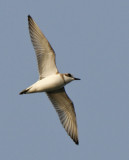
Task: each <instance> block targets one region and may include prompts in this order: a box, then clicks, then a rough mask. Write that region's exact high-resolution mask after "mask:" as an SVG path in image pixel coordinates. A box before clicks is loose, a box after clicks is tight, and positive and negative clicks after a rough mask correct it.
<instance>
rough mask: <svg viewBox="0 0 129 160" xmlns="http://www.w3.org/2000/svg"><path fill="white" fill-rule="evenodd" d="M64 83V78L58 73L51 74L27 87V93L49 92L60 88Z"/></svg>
mask: <svg viewBox="0 0 129 160" xmlns="http://www.w3.org/2000/svg"><path fill="white" fill-rule="evenodd" d="M64 85H65V83H64V80H63V78H62V77H61V76H59V75H53V76H49V77H46V78H44V79H42V80H39V81H37V82H36V83H34V84H33V85H32V86H30V88H29V91H28V92H29V93H34V92H50V91H54V90H57V89H59V88H62V87H63V86H64Z"/></svg>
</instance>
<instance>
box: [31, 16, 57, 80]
mask: <svg viewBox="0 0 129 160" xmlns="http://www.w3.org/2000/svg"><path fill="white" fill-rule="evenodd" d="M28 25H29V32H30V37H31V41H32V44H33V46H34V49H35V52H36V56H37V61H38V69H39V75H40V79H42V78H44V77H46V76H48V75H51V74H55V73H57V72H58V70H57V67H56V63H55V53H54V50H53V49H52V47H51V45H50V43H49V42H48V40H47V39H46V37H45V36H44V34H43V33H42V32H41V30H40V28H39V27H38V25H37V24H36V23H35V22H34V20H33V19H32V18H31V16H28Z"/></svg>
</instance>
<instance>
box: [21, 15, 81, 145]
mask: <svg viewBox="0 0 129 160" xmlns="http://www.w3.org/2000/svg"><path fill="white" fill-rule="evenodd" d="M28 25H29V33H30V38H31V41H32V44H33V47H34V49H35V52H36V57H37V62H38V70H39V80H38V81H37V82H36V83H34V84H32V85H31V86H29V87H28V88H26V89H24V90H23V91H22V92H20V93H19V94H29V93H36V92H46V94H47V96H48V98H49V99H50V101H51V102H52V104H53V106H54V108H55V109H56V112H57V113H58V116H59V119H60V121H61V123H62V125H63V127H64V128H65V130H66V132H67V133H68V135H69V136H70V137H71V138H72V139H73V141H74V142H75V143H76V144H79V140H78V130H77V121H76V113H75V110H74V105H73V102H72V101H71V100H70V98H69V97H68V95H67V94H66V92H65V88H64V86H65V85H66V84H68V83H69V82H71V81H73V80H80V79H79V78H75V77H74V76H73V75H72V74H70V73H65V74H62V73H59V71H58V69H57V67H56V63H55V52H54V50H53V48H52V47H51V45H50V43H49V42H48V40H47V39H46V37H45V36H44V34H43V33H42V31H41V30H40V28H39V27H38V25H37V24H36V23H35V21H34V20H33V19H32V17H31V16H30V15H29V16H28Z"/></svg>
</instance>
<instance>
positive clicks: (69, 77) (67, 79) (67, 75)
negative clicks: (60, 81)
mask: <svg viewBox="0 0 129 160" xmlns="http://www.w3.org/2000/svg"><path fill="white" fill-rule="evenodd" d="M64 80H65V82H66V83H69V82H71V81H74V80H80V78H75V77H74V76H73V75H72V74H70V73H65V74H64Z"/></svg>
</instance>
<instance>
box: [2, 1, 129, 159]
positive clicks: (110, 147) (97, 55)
mask: <svg viewBox="0 0 129 160" xmlns="http://www.w3.org/2000/svg"><path fill="white" fill-rule="evenodd" d="M29 14H30V15H31V16H32V17H33V19H34V20H35V21H36V23H37V24H38V26H39V27H40V29H41V30H42V31H43V33H44V34H45V36H46V37H47V39H48V40H49V42H50V43H51V45H52V47H53V48H54V50H55V53H56V64H57V67H58V69H59V71H60V72H61V73H72V74H73V75H74V76H75V77H78V78H81V81H75V82H72V83H70V84H68V85H67V86H66V87H65V88H66V91H67V93H68V95H69V97H70V98H71V99H72V101H73V102H74V106H75V110H76V115H77V123H78V132H79V146H77V145H76V144H75V143H74V142H73V141H72V140H71V139H70V137H69V136H68V135H67V133H66V132H65V130H64V128H63V127H62V125H61V124H60V121H59V118H58V116H57V113H56V112H55V110H54V108H53V106H52V104H51V102H50V101H49V100H48V98H47V96H46V95H45V93H37V94H30V95H19V92H20V91H21V90H23V89H25V88H26V87H28V86H29V85H31V84H33V83H34V82H36V81H37V80H38V77H39V75H38V70H37V62H36V57H35V52H34V49H33V46H32V44H31V41H30V37H29V32H28V22H27V16H28V15H29ZM0 22H1V23H0V31H1V32H0V44H1V47H0V48H1V51H0V53H1V54H0V56H1V58H0V73H1V76H0V82H1V83H0V95H1V100H0V159H2V160H43V159H45V160H51V159H62V160H66V159H67V160H71V159H72V160H78V159H85V160H109V159H110V160H114V159H117V160H122V159H124V160H128V159H129V1H127V0H123V1H121V0H108V1H106V0H105V1H104V0H97V1H96V0H79V1H77V0H62V1H61V0H54V1H53V0H37V1H31V0H22V1H18V0H11V1H10V0H0Z"/></svg>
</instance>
